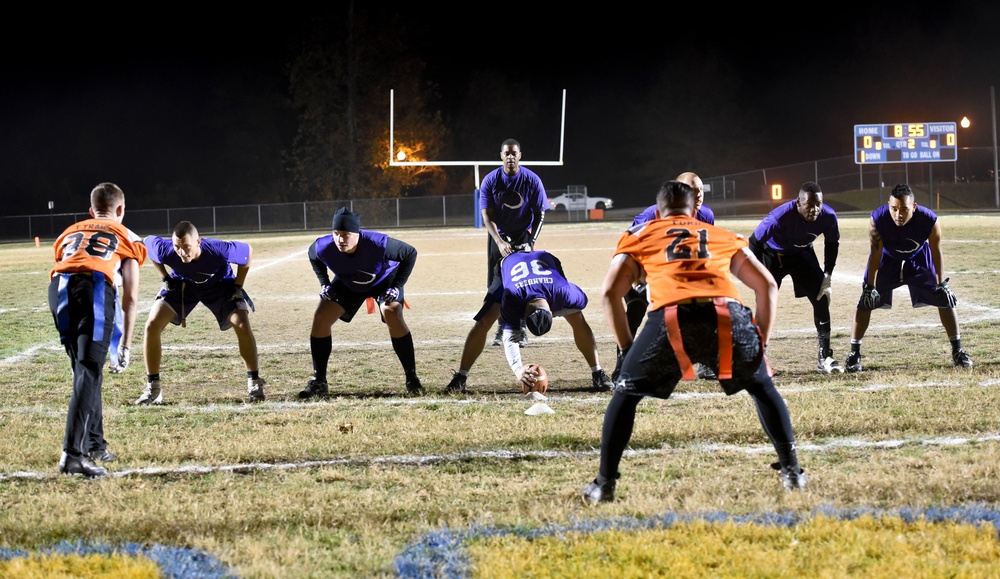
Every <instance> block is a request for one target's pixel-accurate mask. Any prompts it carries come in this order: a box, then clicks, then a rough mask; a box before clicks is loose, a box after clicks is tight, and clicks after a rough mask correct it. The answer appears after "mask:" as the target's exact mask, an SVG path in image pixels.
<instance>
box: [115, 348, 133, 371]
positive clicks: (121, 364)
mask: <svg viewBox="0 0 1000 579" xmlns="http://www.w3.org/2000/svg"><path fill="white" fill-rule="evenodd" d="M131 358H132V351H131V350H129V349H128V348H126V347H125V346H122V347H121V348H119V349H118V365H115V364H112V365H111V368H110V370H111V373H112V374H121V373H122V372H124V371H125V368H128V363H129V362H131V361H132V359H131Z"/></svg>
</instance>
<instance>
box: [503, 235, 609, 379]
mask: <svg viewBox="0 0 1000 579" xmlns="http://www.w3.org/2000/svg"><path fill="white" fill-rule="evenodd" d="M500 275H501V279H502V280H503V281H502V287H503V293H502V294H501V298H500V326H501V327H502V328H503V346H504V351H505V352H506V354H507V363H508V364H510V369H511V370H513V371H514V376H515V377H517V379H518V380H519V381H520V382H521V383H523V384H524V385H525V386H527V387H528V390H529V391H530V390H531V389H532V385H533V382H534V376H531V375H529V374H526V373H525V372H524V367H525V366H526V365H527V364H523V363H522V362H521V348H520V346H519V345H518V343H517V340H515V339H514V331H515V328H519V327H520V325H521V322H522V321H523V322H524V324H525V326H526V327H527V329H528V331H530V332H531V333H532V334H534V335H536V336H542V335H544V334H545V333H547V332H548V331H549V329H550V328H551V327H552V318H553V317H561V318H564V319H565V320H566V321H567V322H568V323H569V325H570V327H572V328H573V340H574V341H575V342H576V347H577V349H579V350H580V353H581V354H583V357H584V359H585V360H586V361H587V365H588V366H590V373H591V390H593V391H595V392H608V391H609V390H611V389H612V388H613V387H614V384H613V383H612V382H611V378H609V377H608V375H607V374H606V373H605V372H604V369H603V368H601V362H600V358H599V356H598V354H597V342H596V340H595V339H594V332H593V330H591V329H590V324H588V323H587V320H586V318H585V317H584V315H583V310H584V308H586V307H587V294H585V293H584V292H583V290H582V289H580V287H579V286H578V285H576V284H574V283H571V282H570V281H569V280H567V279H566V276H565V274H564V273H563V268H562V263H560V262H559V259H558V258H556V256H554V255H552V254H551V253H549V252H547V251H530V252H515V253H511V254H509V255H508V256H507V257H505V258H504V259H503V261H501V262H500Z"/></svg>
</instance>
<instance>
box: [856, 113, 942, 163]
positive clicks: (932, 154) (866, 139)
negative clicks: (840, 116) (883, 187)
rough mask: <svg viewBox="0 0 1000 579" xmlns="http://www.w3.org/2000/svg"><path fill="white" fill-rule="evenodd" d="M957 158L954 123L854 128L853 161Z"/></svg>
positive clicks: (921, 161)
mask: <svg viewBox="0 0 1000 579" xmlns="http://www.w3.org/2000/svg"><path fill="white" fill-rule="evenodd" d="M957 156H958V139H957V137H956V133H955V123H893V124H888V125H854V162H855V163H856V164H858V165H861V164H864V163H927V162H934V161H954V160H955V159H956V158H957Z"/></svg>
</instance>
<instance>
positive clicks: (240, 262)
mask: <svg viewBox="0 0 1000 579" xmlns="http://www.w3.org/2000/svg"><path fill="white" fill-rule="evenodd" d="M143 242H144V243H145V244H146V247H147V249H148V250H149V259H150V261H151V262H152V263H153V266H154V267H155V268H156V270H157V271H158V272H159V273H160V277H161V279H162V280H163V288H162V289H160V292H159V293H158V294H157V295H156V299H155V300H154V301H153V308H152V309H151V310H150V312H149V318H148V319H147V320H146V327H145V330H144V332H143V356H144V358H145V362H146V389H145V391H144V392H143V393H142V396H140V397H139V399H138V400H136V401H135V403H136V404H162V403H163V391H162V388H161V383H160V362H161V360H162V356H163V344H162V338H161V335H162V334H163V329H164V328H166V327H167V325H168V324H174V325H175V326H181V327H184V326H186V325H187V318H188V316H189V315H190V314H191V312H192V311H194V309H195V308H196V307H198V304H203V305H204V306H205V307H206V308H208V310H209V311H210V312H212V315H214V316H215V320H216V321H217V322H218V324H219V329H220V330H222V331H225V330H228V329H230V328H232V329H233V332H234V333H235V334H236V340H237V343H238V344H239V349H240V357H241V358H243V363H244V365H246V370H247V396H248V397H249V399H250V401H251V402H260V401H262V400H264V384H266V381H265V380H264V379H263V378H261V377H260V374H259V368H258V365H257V339H256V338H255V337H254V335H253V330H252V329H251V328H250V315H249V312H250V311H252V310H253V301H252V300H251V299H250V296H249V295H247V292H246V291H245V290H244V289H243V283H244V282H245V281H246V277H247V273H249V272H250V260H251V256H252V254H253V248H251V247H250V245H249V244H247V243H244V242H242V241H224V240H221V239H212V238H209V237H200V236H199V235H198V229H197V228H196V227H195V226H194V224H193V223H191V222H190V221H181V222H180V223H178V224H177V227H174V231H173V235H172V236H171V238H170V239H165V238H163V237H159V236H157V235H150V236H147V237H146V238H145V240H144V241H143ZM233 265H235V266H236V271H235V272H234V271H233V268H232V266H233ZM168 268H169V269H168Z"/></svg>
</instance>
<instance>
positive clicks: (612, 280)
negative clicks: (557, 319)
mask: <svg viewBox="0 0 1000 579" xmlns="http://www.w3.org/2000/svg"><path fill="white" fill-rule="evenodd" d="M638 278H639V264H638V263H636V261H635V260H634V259H632V258H631V257H629V256H628V255H625V254H623V253H619V254H618V255H616V256H614V257H613V258H612V259H611V267H609V268H608V273H607V274H605V276H604V284H603V286H602V287H601V301H602V305H603V310H604V319H605V320H607V322H608V325H609V326H610V327H611V333H612V334H614V336H615V342H617V343H618V347H619V348H620V349H621V350H622V351H624V350H628V349H629V348H630V347H631V346H632V340H633V339H634V338H635V336H633V335H632V331H631V330H630V329H629V326H628V314H627V313H626V312H625V302H624V301H623V300H624V298H625V294H627V293H628V290H629V288H631V287H632V284H633V283H635V281H636V280H637V279H638Z"/></svg>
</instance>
